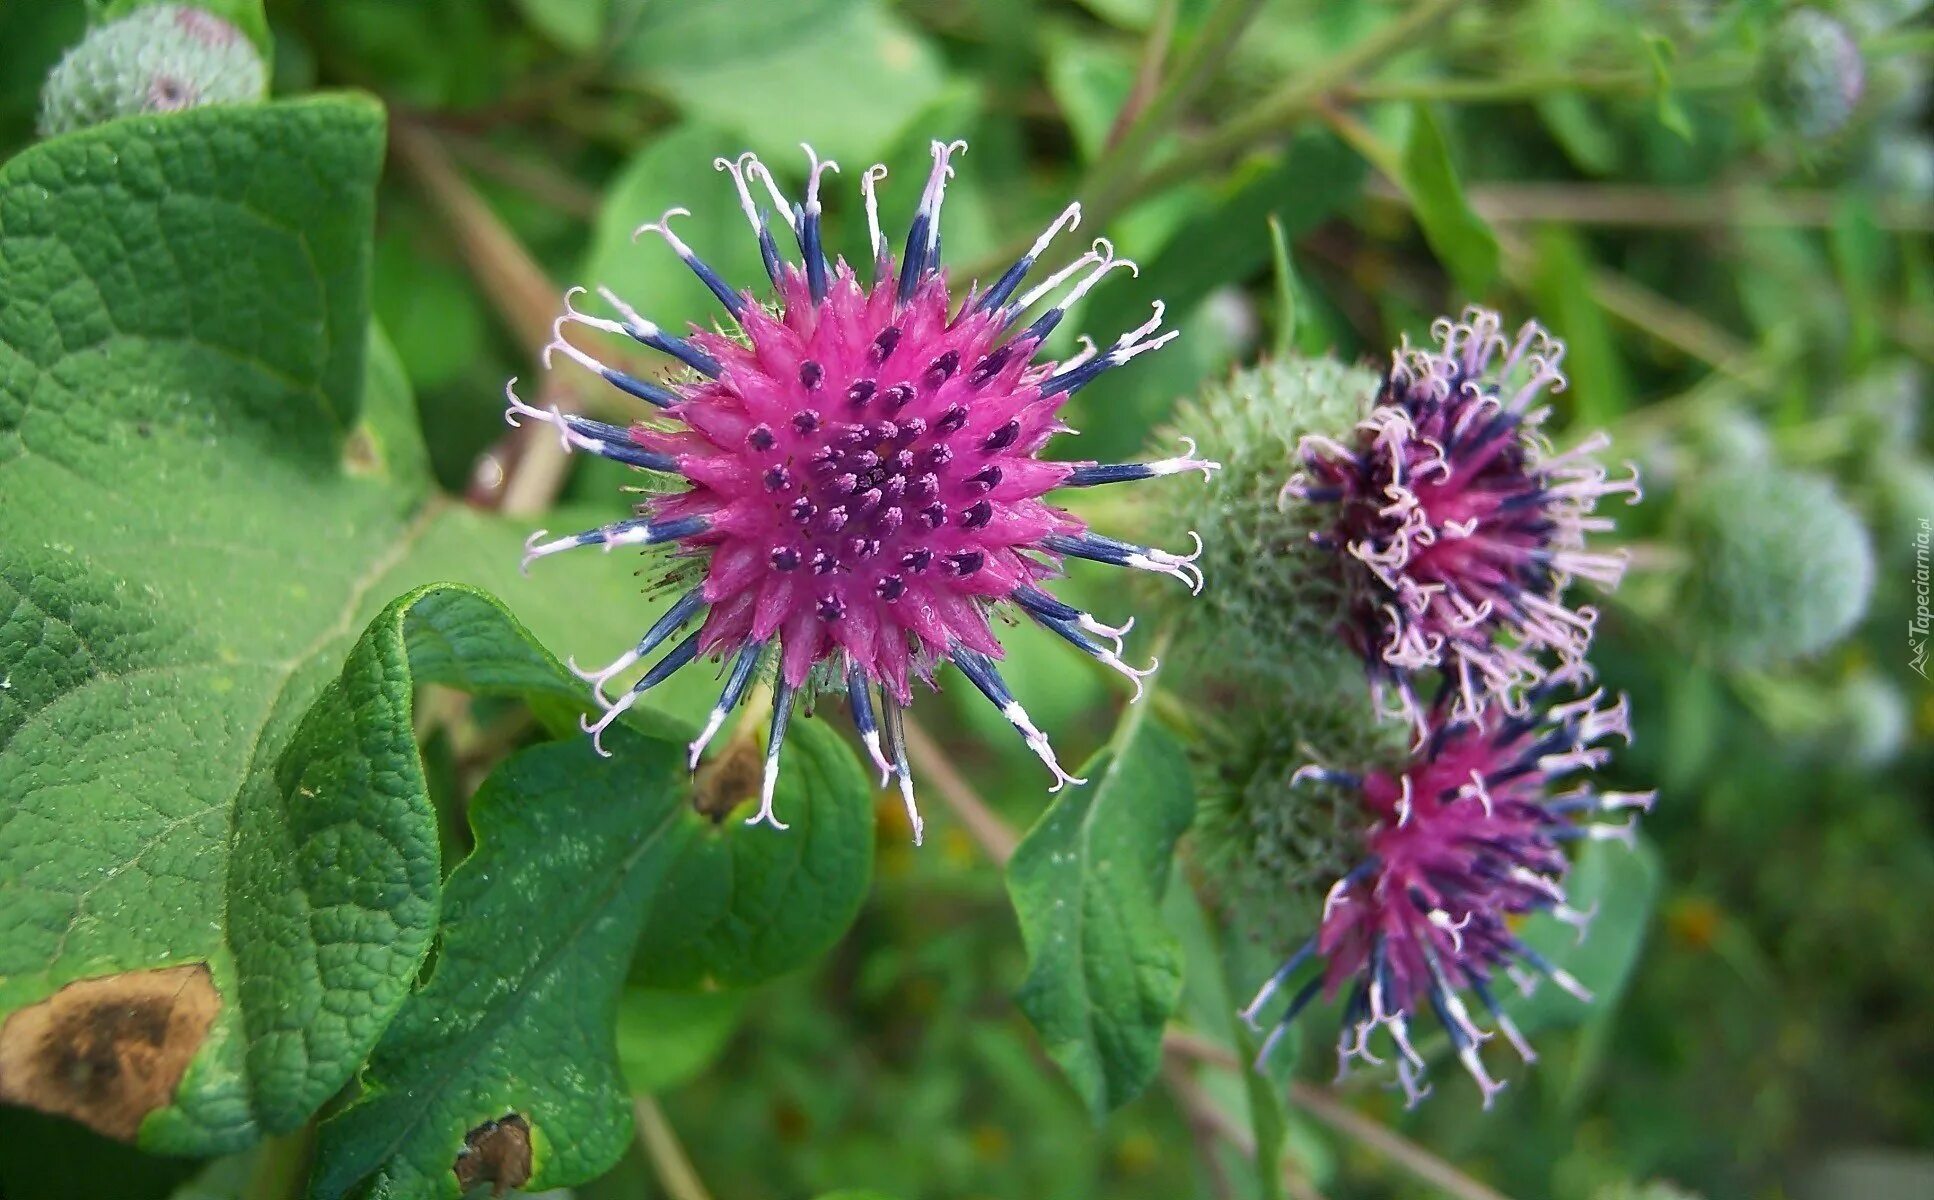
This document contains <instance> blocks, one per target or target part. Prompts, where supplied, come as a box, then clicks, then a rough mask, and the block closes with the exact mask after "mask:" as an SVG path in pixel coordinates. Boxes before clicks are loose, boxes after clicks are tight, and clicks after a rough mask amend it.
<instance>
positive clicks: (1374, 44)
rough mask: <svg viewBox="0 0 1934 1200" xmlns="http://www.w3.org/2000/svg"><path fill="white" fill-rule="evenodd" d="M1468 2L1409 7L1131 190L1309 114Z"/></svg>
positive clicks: (1425, 0)
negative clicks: (1358, 76) (1355, 79)
mask: <svg viewBox="0 0 1934 1200" xmlns="http://www.w3.org/2000/svg"><path fill="white" fill-rule="evenodd" d="M1463 2H1464V0H1420V2H1419V3H1418V4H1417V5H1415V6H1414V7H1412V8H1411V9H1410V10H1409V11H1408V12H1406V13H1404V14H1403V15H1402V16H1399V17H1397V18H1395V19H1394V20H1391V21H1389V22H1386V23H1385V24H1384V25H1382V26H1380V27H1379V28H1378V29H1376V30H1375V31H1374V32H1373V33H1371V34H1370V35H1369V36H1368V37H1366V38H1364V39H1363V40H1362V41H1360V42H1358V43H1357V44H1356V45H1354V46H1351V47H1350V48H1349V49H1347V50H1345V51H1343V52H1342V53H1341V54H1338V55H1336V56H1335V57H1334V58H1331V59H1330V60H1329V61H1327V62H1325V63H1323V64H1322V66H1320V67H1318V68H1316V70H1314V71H1312V72H1311V73H1310V74H1308V75H1306V76H1304V77H1303V78H1302V79H1300V80H1298V81H1297V82H1295V83H1292V84H1290V85H1289V86H1287V87H1284V88H1282V89H1280V90H1278V91H1277V92H1275V93H1274V94H1272V95H1270V96H1267V97H1265V98H1263V99H1262V100H1261V101H1259V102H1257V103H1256V104H1254V105H1251V106H1249V107H1248V108H1247V109H1246V110H1245V111H1244V112H1243V114H1242V115H1241V116H1238V117H1237V118H1235V119H1234V120H1232V121H1230V122H1229V123H1228V124H1226V125H1223V126H1221V127H1220V128H1218V129H1216V130H1215V131H1214V132H1212V133H1210V134H1209V135H1208V136H1207V137H1204V138H1202V139H1201V140H1199V141H1196V142H1193V143H1191V144H1190V145H1188V146H1186V147H1184V148H1183V149H1182V150H1181V151H1180V152H1179V153H1177V154H1176V155H1175V156H1174V157H1173V158H1170V159H1169V160H1168V161H1166V162H1164V163H1163V164H1162V165H1161V166H1159V167H1157V168H1156V169H1155V170H1153V171H1151V172H1149V173H1148V174H1147V175H1146V176H1144V177H1143V178H1142V179H1141V180H1140V181H1139V182H1138V183H1137V184H1136V185H1135V187H1134V188H1133V189H1132V192H1131V196H1139V195H1146V194H1148V193H1149V192H1153V191H1159V190H1160V189H1162V188H1164V187H1166V186H1168V185H1169V184H1171V183H1175V182H1177V181H1180V180H1183V179H1187V178H1189V177H1191V176H1193V175H1197V174H1200V173H1201V172H1202V171H1204V170H1207V169H1209V168H1211V167H1214V166H1215V165H1216V164H1218V163H1220V162H1222V161H1223V160H1224V159H1226V158H1230V157H1233V156H1234V155H1235V154H1236V153H1238V152H1239V151H1242V150H1245V149H1247V148H1249V147H1250V146H1251V145H1253V144H1255V143H1257V142H1259V141H1262V140H1264V139H1265V138H1268V137H1269V136H1271V135H1273V134H1276V133H1279V132H1281V131H1282V130H1283V128H1284V127H1286V126H1288V125H1290V124H1291V123H1293V122H1294V121H1296V120H1297V119H1298V118H1301V117H1306V116H1309V115H1310V114H1311V113H1313V112H1315V111H1316V109H1317V107H1318V106H1319V105H1320V104H1321V103H1322V102H1323V101H1324V100H1325V99H1326V98H1328V97H1329V96H1330V95H1331V94H1332V93H1336V92H1340V91H1342V90H1343V89H1345V88H1346V87H1347V86H1349V81H1350V79H1351V78H1352V77H1353V76H1356V75H1359V74H1362V73H1363V72H1365V71H1367V70H1369V69H1370V68H1371V67H1373V66H1374V65H1375V64H1376V63H1378V62H1379V61H1380V60H1382V59H1385V58H1388V57H1389V56H1390V55H1392V54H1393V53H1395V52H1396V51H1398V50H1400V49H1402V48H1403V47H1404V46H1405V45H1406V44H1408V43H1409V42H1410V41H1411V40H1412V39H1413V38H1415V37H1417V36H1418V35H1420V34H1422V33H1423V32H1424V31H1425V30H1427V29H1429V28H1430V27H1431V26H1432V25H1434V24H1436V23H1437V22H1438V21H1440V20H1442V19H1443V18H1444V17H1447V16H1449V15H1450V13H1451V12H1452V11H1454V10H1455V9H1456V8H1457V7H1458V5H1460V4H1462V3H1463ZM1107 215H1113V214H1112V213H1109V214H1107Z"/></svg>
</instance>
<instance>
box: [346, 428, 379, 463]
mask: <svg viewBox="0 0 1934 1200" xmlns="http://www.w3.org/2000/svg"><path fill="white" fill-rule="evenodd" d="M342 465H343V470H344V471H346V472H348V473H349V474H351V475H380V474H382V471H383V452H382V450H381V449H380V448H378V446H377V445H376V439H375V438H374V437H373V436H371V434H370V432H369V430H368V429H366V428H364V427H362V426H360V425H359V426H357V427H356V428H355V429H352V430H350V432H349V436H348V437H347V438H345V439H343V444H342Z"/></svg>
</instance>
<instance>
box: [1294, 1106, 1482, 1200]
mask: <svg viewBox="0 0 1934 1200" xmlns="http://www.w3.org/2000/svg"><path fill="white" fill-rule="evenodd" d="M1289 1100H1290V1103H1292V1104H1294V1105H1295V1106H1296V1107H1298V1108H1300V1109H1302V1110H1303V1111H1304V1112H1306V1113H1308V1114H1309V1115H1310V1116H1312V1117H1315V1118H1316V1119H1317V1120H1319V1121H1321V1122H1323V1124H1325V1125H1328V1126H1329V1127H1330V1128H1331V1129H1334V1130H1335V1131H1336V1132H1338V1133H1340V1134H1342V1135H1343V1136H1344V1137H1347V1138H1349V1139H1351V1140H1352V1141H1355V1142H1357V1143H1359V1144H1361V1145H1363V1146H1366V1147H1368V1148H1369V1149H1371V1150H1374V1151H1376V1152H1377V1153H1379V1154H1381V1155H1383V1156H1384V1157H1385V1158H1386V1159H1388V1160H1390V1161H1391V1162H1392V1163H1394V1164H1396V1165H1397V1166H1399V1167H1402V1168H1403V1169H1404V1170H1405V1171H1407V1172H1409V1173H1410V1174H1411V1175H1412V1176H1413V1177H1415V1178H1417V1179H1419V1180H1421V1181H1423V1182H1424V1183H1428V1184H1430V1185H1431V1186H1432V1187H1435V1188H1437V1189H1439V1190H1440V1191H1442V1192H1443V1193H1444V1194H1445V1195H1448V1196H1452V1197H1455V1200H1510V1197H1508V1196H1506V1195H1505V1194H1504V1193H1503V1192H1500V1191H1498V1190H1497V1189H1496V1188H1493V1187H1491V1186H1490V1185H1488V1184H1484V1183H1480V1182H1478V1181H1477V1180H1475V1179H1472V1178H1471V1177H1470V1176H1469V1175H1466V1174H1464V1172H1462V1171H1460V1170H1458V1169H1457V1168H1456V1167H1454V1166H1452V1165H1451V1164H1449V1163H1448V1162H1445V1161H1444V1160H1443V1159H1441V1158H1439V1157H1437V1156H1436V1155H1435V1154H1432V1153H1431V1152H1430V1151H1428V1150H1426V1149H1424V1148H1423V1147H1422V1146H1419V1145H1418V1144H1417V1143H1416V1142H1413V1141H1411V1140H1410V1139H1409V1138H1407V1137H1404V1136H1403V1135H1402V1134H1400V1133H1398V1132H1396V1131H1395V1130H1393V1129H1391V1128H1390V1127H1389V1126H1387V1125H1384V1124H1382V1123H1381V1122H1378V1121H1373V1120H1371V1119H1370V1118H1369V1117H1366V1116H1364V1115H1363V1114H1362V1113H1360V1112H1357V1111H1356V1110H1355V1109H1353V1108H1351V1107H1349V1106H1348V1105H1346V1104H1343V1103H1341V1102H1340V1101H1338V1100H1337V1099H1336V1097H1335V1096H1333V1095H1331V1094H1330V1092H1329V1091H1328V1090H1327V1089H1325V1088H1320V1087H1317V1086H1315V1085H1314V1084H1309V1083H1303V1082H1302V1081H1300V1080H1298V1081H1296V1082H1293V1083H1291V1084H1290V1085H1289Z"/></svg>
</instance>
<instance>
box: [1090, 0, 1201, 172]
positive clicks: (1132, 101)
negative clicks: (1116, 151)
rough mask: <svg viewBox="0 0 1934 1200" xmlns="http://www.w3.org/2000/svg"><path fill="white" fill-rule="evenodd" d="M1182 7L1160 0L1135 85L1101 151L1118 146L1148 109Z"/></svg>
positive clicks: (1176, 1)
mask: <svg viewBox="0 0 1934 1200" xmlns="http://www.w3.org/2000/svg"><path fill="white" fill-rule="evenodd" d="M1181 7H1182V3H1181V0H1162V6H1161V8H1159V9H1157V10H1156V12H1155V20H1154V22H1153V23H1151V24H1150V25H1149V27H1148V37H1147V39H1146V40H1145V41H1144V42H1143V43H1142V58H1141V61H1140V62H1139V63H1137V64H1136V66H1135V85H1134V87H1132V88H1131V89H1129V92H1128V99H1127V100H1126V101H1124V102H1123V104H1122V106H1121V111H1120V112H1118V113H1116V114H1115V119H1114V121H1113V123H1112V124H1110V125H1109V127H1108V136H1107V137H1106V138H1104V139H1103V140H1102V150H1103V152H1104V153H1105V152H1106V151H1108V150H1110V149H1112V148H1113V147H1114V146H1116V145H1117V144H1119V143H1120V141H1121V139H1122V135H1123V134H1125V133H1127V132H1128V127H1129V126H1130V125H1132V124H1134V122H1135V120H1136V118H1138V117H1140V116H1141V115H1142V113H1143V112H1145V111H1147V109H1148V101H1149V98H1150V97H1152V96H1154V95H1155V89H1156V88H1158V87H1160V86H1161V83H1162V68H1163V67H1165V66H1167V65H1168V52H1169V49H1170V47H1171V46H1172V44H1173V43H1174V41H1175V21H1176V17H1177V15H1178V14H1179V11H1180V9H1181Z"/></svg>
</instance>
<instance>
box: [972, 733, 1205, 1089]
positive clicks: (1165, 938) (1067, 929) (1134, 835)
mask: <svg viewBox="0 0 1934 1200" xmlns="http://www.w3.org/2000/svg"><path fill="white" fill-rule="evenodd" d="M1146 711H1147V710H1146V709H1145V708H1135V709H1132V710H1130V716H1129V718H1128V720H1127V721H1126V722H1125V723H1124V724H1123V726H1122V728H1121V729H1120V730H1119V731H1118V732H1117V734H1116V737H1115V741H1114V743H1113V744H1112V745H1111V747H1110V748H1109V749H1107V750H1105V751H1103V752H1102V753H1101V754H1099V755H1097V756H1096V757H1095V758H1093V759H1091V760H1090V761H1089V762H1088V764H1087V766H1086V767H1085V768H1084V769H1083V771H1082V774H1083V775H1084V776H1085V777H1087V778H1088V779H1089V780H1091V781H1093V782H1090V783H1089V784H1087V785H1086V786H1081V787H1074V786H1070V787H1069V788H1067V789H1066V790H1065V791H1064V792H1063V793H1062V794H1061V796H1060V797H1059V798H1058V799H1057V800H1056V801H1055V802H1054V804H1053V806H1052V807H1050V808H1049V809H1048V811H1047V812H1046V813H1044V814H1042V816H1041V819H1040V821H1039V822H1037V823H1036V824H1035V826H1034V828H1033V829H1031V830H1029V831H1028V834H1027V837H1026V838H1024V839H1023V840H1022V841H1021V844H1020V845H1019V846H1018V847H1017V848H1016V849H1015V851H1014V857H1013V859H1012V860H1011V861H1010V862H1009V863H1008V866H1007V890H1008V895H1009V897H1010V898H1011V899H1012V900H1013V902H1014V913H1015V916H1016V917H1017V918H1018V919H1019V920H1020V923H1021V937H1022V939H1023V940H1024V941H1025V942H1026V943H1027V951H1028V976H1027V980H1026V982H1024V983H1023V984H1022V985H1021V990H1020V992H1019V994H1018V995H1017V996H1016V1001H1017V1002H1018V1003H1019V1004H1020V1006H1021V1010H1022V1011H1023V1012H1025V1013H1026V1014H1027V1016H1028V1019H1029V1020H1030V1021H1032V1022H1033V1023H1034V1027H1035V1029H1037V1030H1038V1031H1039V1032H1040V1034H1041V1041H1042V1043H1043V1044H1044V1045H1045V1046H1046V1047H1047V1050H1048V1053H1049V1054H1050V1055H1052V1056H1053V1058H1054V1060H1055V1061H1056V1062H1057V1063H1059V1064H1060V1065H1061V1069H1062V1070H1063V1071H1065V1072H1067V1075H1068V1079H1069V1081H1070V1082H1071V1083H1073V1084H1074V1087H1075V1090H1076V1091H1078V1092H1080V1093H1081V1096H1082V1098H1083V1099H1084V1100H1086V1101H1087V1103H1088V1107H1089V1109H1090V1111H1092V1112H1093V1113H1094V1114H1095V1115H1096V1116H1097V1117H1099V1116H1101V1115H1103V1114H1105V1113H1107V1112H1108V1111H1109V1110H1110V1109H1114V1108H1117V1107H1119V1106H1120V1105H1122V1104H1124V1103H1126V1102H1127V1101H1128V1100H1130V1099H1132V1098H1133V1097H1134V1096H1135V1094H1136V1093H1138V1092H1140V1091H1141V1090H1142V1088H1144V1087H1146V1086H1147V1084H1148V1081H1149V1079H1150V1078H1151V1077H1152V1076H1153V1075H1154V1073H1155V1068H1156V1065H1157V1061H1158V1059H1159V1057H1160V1054H1161V1041H1162V1027H1163V1025H1164V1024H1165V1023H1166V1022H1167V1021H1168V1018H1169V1014H1170V1013H1172V1012H1174V1011H1175V1005H1176V1003H1177V1001H1178V1000H1180V998H1181V994H1182V948H1181V946H1180V944H1179V943H1178V942H1177V940H1176V938H1175V935H1173V934H1172V933H1170V932H1169V931H1168V929H1167V928H1166V927H1165V926H1164V925H1163V923H1162V913H1161V904H1162V893H1163V891H1164V890H1165V889H1166V888H1167V886H1168V870H1169V860H1170V858H1171V857H1172V856H1173V854H1174V851H1175V843H1176V840H1177V839H1179V838H1180V837H1181V836H1182V834H1183V832H1184V831H1186V830H1187V829H1188V827H1189V823H1190V821H1191V820H1192V819H1193V817H1194V813H1195V798H1194V788H1193V786H1192V784H1191V781H1190V779H1189V769H1188V760H1187V759H1186V758H1185V757H1184V755H1183V752H1182V748H1181V746H1180V745H1178V744H1177V743H1176V741H1175V740H1174V738H1172V737H1171V736H1169V734H1167V733H1166V732H1164V731H1163V730H1162V729H1161V728H1159V727H1158V726H1156V725H1155V724H1154V723H1152V722H1147V721H1143V720H1142V719H1141V717H1142V714H1143V713H1144V712H1146Z"/></svg>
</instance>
